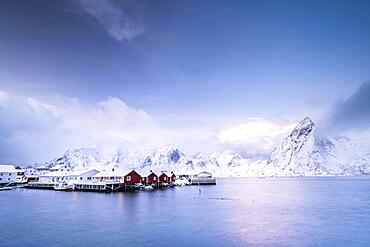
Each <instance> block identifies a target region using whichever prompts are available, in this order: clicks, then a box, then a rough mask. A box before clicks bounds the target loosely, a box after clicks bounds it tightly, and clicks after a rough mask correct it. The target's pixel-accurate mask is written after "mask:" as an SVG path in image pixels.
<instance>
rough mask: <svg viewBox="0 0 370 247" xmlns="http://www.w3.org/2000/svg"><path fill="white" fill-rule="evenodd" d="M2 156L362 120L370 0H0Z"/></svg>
mask: <svg viewBox="0 0 370 247" xmlns="http://www.w3.org/2000/svg"><path fill="white" fill-rule="evenodd" d="M0 6H1V8H0V119H1V121H0V136H1V138H0V162H1V163H13V164H15V163H33V162H42V161H45V160H48V159H52V158H54V157H56V156H59V155H61V154H62V153H63V152H64V151H65V150H67V149H70V148H78V147H91V146H101V147H108V148H109V147H119V148H122V149H124V150H135V149H141V148H146V147H155V146H162V145H167V144H169V143H175V144H177V145H178V146H179V147H180V148H181V149H183V150H184V151H186V152H190V153H191V152H198V151H204V152H214V151H217V152H222V151H223V150H225V149H228V150H234V151H237V152H240V153H242V154H244V155H260V154H261V155H263V154H266V153H268V152H269V151H271V149H272V148H273V146H274V145H276V144H277V143H278V142H279V141H280V140H281V138H282V137H283V136H285V135H286V134H287V133H288V132H289V131H290V130H291V129H292V128H293V127H294V125H295V124H296V123H297V122H298V121H299V120H300V119H302V118H303V117H305V116H309V117H311V118H312V119H313V120H314V121H315V123H317V124H318V125H319V126H321V127H322V128H326V130H330V131H333V130H335V131H338V132H340V133H343V132H345V131H354V130H356V131H364V132H366V133H367V131H368V130H369V127H370V83H369V81H368V80H369V79H370V70H369V68H370V56H369V55H368V54H370V15H369V14H368V13H369V11H370V3H369V2H368V1H236V0H235V1H208V0H202V1H189V0H188V1H182V0H181V1H180V0H179V1H170V0H161V1H146V0H135V1H133V0H77V1H72V0H56V1H46V0H30V1H23V2H16V1H9V0H8V1H2V2H1V3H0Z"/></svg>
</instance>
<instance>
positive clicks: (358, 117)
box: [328, 81, 370, 130]
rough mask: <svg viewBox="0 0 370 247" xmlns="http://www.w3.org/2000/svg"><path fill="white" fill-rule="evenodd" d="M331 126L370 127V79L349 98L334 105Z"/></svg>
mask: <svg viewBox="0 0 370 247" xmlns="http://www.w3.org/2000/svg"><path fill="white" fill-rule="evenodd" d="M328 122H329V124H328V125H329V127H330V128H336V129H341V130H348V129H367V128H370V81H366V82H364V83H363V84H362V85H361V86H360V87H359V89H358V90H357V91H356V92H355V93H354V94H353V95H352V96H350V97H348V98H347V99H343V100H340V101H338V102H337V103H336V104H334V105H333V107H332V109H331V112H330V114H329V120H328Z"/></svg>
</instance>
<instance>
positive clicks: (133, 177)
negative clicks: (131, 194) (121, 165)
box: [125, 171, 141, 184]
mask: <svg viewBox="0 0 370 247" xmlns="http://www.w3.org/2000/svg"><path fill="white" fill-rule="evenodd" d="M125 183H127V184H138V183H141V176H140V175H139V174H138V173H137V172H135V171H132V172H130V173H129V174H127V175H126V176H125Z"/></svg>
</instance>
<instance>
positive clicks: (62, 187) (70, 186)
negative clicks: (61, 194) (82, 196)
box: [53, 183, 75, 191]
mask: <svg viewBox="0 0 370 247" xmlns="http://www.w3.org/2000/svg"><path fill="white" fill-rule="evenodd" d="M53 188H54V190H59V191H73V190H74V189H75V185H74V184H67V183H58V184H56V185H55V186H54V187H53Z"/></svg>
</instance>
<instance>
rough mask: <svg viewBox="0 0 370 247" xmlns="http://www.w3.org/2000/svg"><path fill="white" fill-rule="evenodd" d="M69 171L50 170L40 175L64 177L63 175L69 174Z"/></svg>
mask: <svg viewBox="0 0 370 247" xmlns="http://www.w3.org/2000/svg"><path fill="white" fill-rule="evenodd" d="M68 175H69V172H62V171H57V172H48V173H45V174H41V175H40V177H63V176H68Z"/></svg>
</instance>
